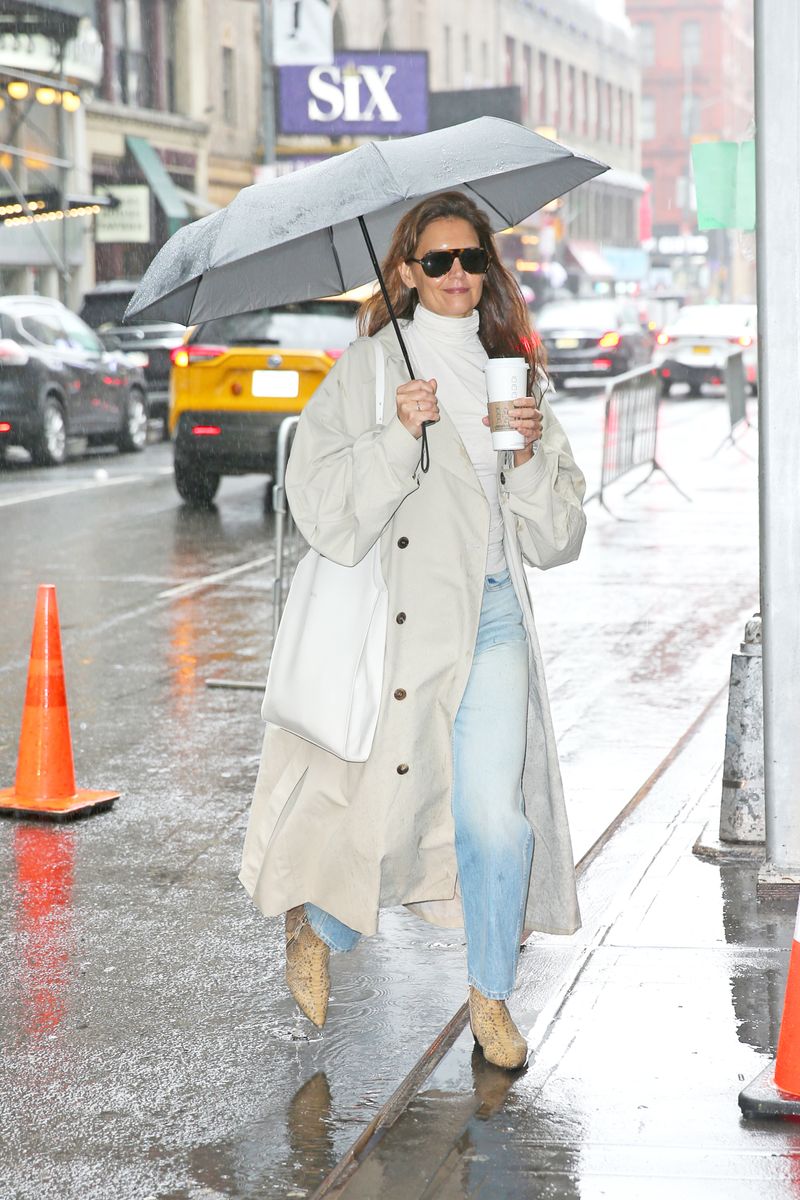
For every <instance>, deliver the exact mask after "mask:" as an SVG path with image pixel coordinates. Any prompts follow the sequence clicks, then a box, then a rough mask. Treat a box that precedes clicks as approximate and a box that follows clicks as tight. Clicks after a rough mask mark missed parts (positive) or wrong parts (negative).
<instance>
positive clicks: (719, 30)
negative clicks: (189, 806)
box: [627, 0, 755, 299]
mask: <svg viewBox="0 0 800 1200" xmlns="http://www.w3.org/2000/svg"><path fill="white" fill-rule="evenodd" d="M627 7H628V14H629V16H630V18H631V21H632V22H633V24H634V26H635V28H636V32H637V37H638V41H639V55H640V62H641V69H642V100H641V142H642V173H643V175H644V176H645V178H646V179H647V180H648V184H649V186H650V197H651V210H652V237H653V242H652V246H653V261H654V264H655V267H656V270H657V271H661V272H662V274H663V278H664V279H665V281H666V280H669V281H671V283H672V284H673V285H674V286H676V287H677V288H679V289H682V290H684V291H686V292H687V293H690V294H691V293H697V294H698V295H700V294H703V295H705V294H708V293H709V292H710V293H711V294H712V295H714V296H716V297H717V298H720V299H734V298H740V299H754V298H755V275H754V264H753V262H752V256H751V255H748V254H746V253H743V251H744V249H745V243H744V240H743V239H741V238H740V237H739V236H738V235H736V234H728V233H727V232H726V231H724V230H718V231H712V233H711V234H709V235H708V236H706V235H703V234H701V235H700V236H698V230H697V213H696V202H695V196H694V189H693V186H692V173H691V147H692V144H693V143H694V142H697V141H708V140H716V139H723V140H731V141H741V140H743V139H746V138H751V137H752V136H753V129H754V126H753V110H754V98H753V88H754V80H753V71H754V68H753V6H752V0H628V5H627ZM704 245H705V249H704ZM674 251H677V253H675V252H674Z"/></svg>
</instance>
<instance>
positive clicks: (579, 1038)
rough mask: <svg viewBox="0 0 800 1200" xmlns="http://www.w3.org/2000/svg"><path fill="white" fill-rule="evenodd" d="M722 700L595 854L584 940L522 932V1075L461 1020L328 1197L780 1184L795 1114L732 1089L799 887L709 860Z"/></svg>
mask: <svg viewBox="0 0 800 1200" xmlns="http://www.w3.org/2000/svg"><path fill="white" fill-rule="evenodd" d="M724 719H725V706H724V704H718V705H716V706H715V708H714V709H713V710H712V711H711V712H710V713H709V716H708V718H707V719H706V721H705V722H704V723H703V724H702V725H701V727H700V728H699V729H698V731H697V732H696V734H695V735H694V736H693V737H692V738H691V739H689V741H688V742H687V744H686V745H685V747H684V748H683V750H682V752H681V753H680V754H679V755H678V756H677V757H676V759H675V760H674V762H673V763H672V764H671V765H670V767H669V769H668V770H667V771H666V772H665V773H664V774H663V775H662V776H661V778H660V779H659V780H658V781H657V782H656V783H655V784H654V786H653V787H652V789H651V790H650V791H649V793H648V794H647V795H646V796H645V797H644V798H643V799H642V800H641V802H640V803H639V805H638V807H637V808H636V809H635V811H634V812H632V813H631V815H630V816H629V818H628V820H627V821H626V822H625V823H624V825H623V826H622V827H621V828H620V830H619V831H618V832H617V833H616V834H615V835H614V837H613V838H612V839H611V840H610V841H609V842H608V844H607V845H606V847H605V848H604V849H603V851H602V852H601V853H600V854H599V856H598V857H597V858H596V859H595V861H594V862H593V863H592V864H591V865H590V866H589V868H588V869H587V871H586V872H585V874H584V875H583V878H582V880H581V885H580V893H581V902H582V907H583V912H584V918H585V925H584V928H583V930H582V931H581V933H580V934H579V935H578V937H577V938H576V939H572V940H571V941H569V942H567V941H564V942H563V943H561V944H559V939H553V938H549V939H540V940H539V941H533V942H532V943H530V944H529V945H528V947H527V948H526V951H525V954H524V956H523V961H522V967H521V970H520V987H519V991H518V993H517V994H516V996H515V998H514V1002H513V1008H514V1011H515V1015H516V1016H517V1017H518V1019H519V1021H520V1023H521V1024H522V1025H523V1027H526V1026H529V1027H531V1036H530V1039H529V1040H530V1043H531V1047H532V1050H531V1058H530V1062H529V1066H528V1068H527V1070H526V1071H525V1072H524V1073H523V1074H520V1075H519V1076H518V1077H517V1078H516V1079H511V1078H510V1077H509V1076H508V1075H506V1074H505V1073H503V1072H500V1071H497V1070H495V1069H494V1068H491V1067H489V1066H487V1064H486V1063H485V1062H484V1061H483V1059H482V1057H481V1055H480V1054H479V1053H478V1052H477V1051H475V1050H474V1049H473V1042H472V1038H471V1036H470V1034H469V1031H468V1030H467V1031H466V1032H465V1033H464V1035H462V1037H461V1039H460V1040H459V1042H458V1043H457V1044H456V1046H455V1047H454V1049H453V1050H452V1051H451V1052H450V1054H449V1055H448V1056H447V1057H446V1058H445V1059H444V1060H443V1061H442V1063H441V1064H440V1066H439V1067H438V1069H437V1070H436V1071H435V1073H434V1074H433V1075H432V1076H431V1078H430V1079H429V1080H428V1082H427V1084H426V1086H425V1089H424V1090H423V1091H422V1092H421V1093H420V1094H419V1095H418V1096H417V1098H416V1100H415V1101H414V1103H413V1104H412V1105H411V1106H410V1107H409V1108H408V1109H407V1111H406V1112H405V1113H404V1115H403V1116H402V1117H401V1118H400V1119H399V1120H398V1121H397V1122H396V1124H394V1126H393V1127H392V1128H391V1129H390V1130H389V1131H388V1132H387V1133H386V1134H385V1136H384V1138H383V1140H382V1141H381V1142H380V1144H379V1145H378V1146H377V1147H376V1148H375V1149H374V1150H373V1151H372V1153H371V1154H370V1155H369V1157H368V1158H366V1159H365V1161H364V1163H363V1165H362V1166H361V1167H360V1169H358V1170H357V1171H356V1173H355V1174H354V1175H352V1177H351V1178H350V1180H349V1182H347V1183H345V1185H344V1186H343V1187H341V1188H337V1189H334V1190H331V1191H330V1193H327V1194H330V1195H331V1196H340V1195H341V1196H344V1197H346V1200H373V1198H375V1197H381V1200H434V1198H436V1200H467V1198H470V1200H471V1198H473V1197H480V1200H511V1198H514V1197H520V1198H522V1197H525V1198H526V1200H530V1198H533V1197H558V1198H559V1200H563V1198H568V1197H573V1196H574V1197H581V1200H593V1198H595V1197H598V1198H599V1197H604V1198H605V1197H607V1198H609V1200H674V1198H675V1197H676V1196H682V1197H697V1198H698V1200H789V1198H790V1197H792V1198H794V1197H797V1196H798V1195H800V1132H798V1127H797V1125H796V1124H795V1123H792V1122H761V1121H745V1120H744V1119H743V1118H742V1117H741V1115H740V1112H739V1107H738V1103H737V1097H738V1093H739V1090H740V1089H741V1087H742V1086H743V1085H744V1084H745V1083H749V1082H750V1081H751V1080H752V1079H753V1077H754V1076H755V1075H757V1074H758V1072H759V1071H760V1070H761V1069H762V1068H763V1067H764V1066H765V1065H767V1062H768V1061H769V1058H770V1056H772V1055H773V1054H774V1048H775V1043H776V1040H777V1033H778V1027H779V1021H780V1013H781V1008H782V1003H783V989H784V985H785V974H786V968H787V964H788V947H789V946H790V945H791V938H792V930H793V925H794V917H795V908H796V905H795V902H794V901H791V900H788V901H770V902H768V903H767V902H764V901H757V900H756V875H757V867H756V866H753V865H749V866H741V865H737V866H723V867H719V866H716V865H711V864H709V863H707V862H703V861H701V860H700V859H698V858H697V857H695V856H694V855H693V853H692V848H693V844H694V843H695V840H696V839H697V837H698V836H699V834H700V833H701V831H702V829H703V827H704V825H705V823H706V821H707V820H708V819H712V820H715V819H717V820H718V812H719V810H718V800H719V794H720V788H721V775H720V771H719V757H720V736H721V734H722V733H723V731H724Z"/></svg>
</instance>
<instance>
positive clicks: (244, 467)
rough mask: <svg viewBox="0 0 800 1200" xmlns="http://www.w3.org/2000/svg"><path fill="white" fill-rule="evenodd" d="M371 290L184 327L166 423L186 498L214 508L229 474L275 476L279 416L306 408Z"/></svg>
mask: <svg viewBox="0 0 800 1200" xmlns="http://www.w3.org/2000/svg"><path fill="white" fill-rule="evenodd" d="M371 293H372V287H371V286H367V287H364V288H358V289H356V290H354V291H351V292H346V293H344V294H343V295H341V296H329V297H326V298H325V299H322V300H303V301H299V302H297V303H293V304H280V305H277V306H275V307H274V308H266V309H259V310H257V311H255V312H248V313H238V314H236V315H235V316H230V317H220V318H218V319H216V320H213V321H206V322H204V323H203V324H201V325H195V326H193V327H192V328H191V329H189V330H188V331H187V333H186V336H185V338H184V341H183V343H182V344H181V345H180V346H178V347H176V348H175V349H173V350H172V352H171V355H170V357H171V360H172V368H171V371H170V407H169V428H170V433H171V435H172V438H173V440H174V444H175V463H174V465H175V486H176V487H177V489H178V492H179V494H180V496H181V497H182V499H183V500H185V501H186V502H187V503H188V504H191V505H207V504H210V503H211V501H212V500H213V498H214V496H215V494H216V491H217V488H218V487H219V483H220V479H221V477H222V476H223V475H244V474H249V473H251V472H256V473H261V474H266V475H274V471H275V452H276V448H277V439H278V430H279V428H280V424H281V421H282V420H283V419H284V418H285V417H287V416H290V415H292V414H296V413H299V412H300V411H301V409H302V408H303V405H304V404H305V403H306V401H307V400H308V399H309V398H310V396H311V395H313V393H314V391H315V389H316V388H317V387H318V386H319V384H320V383H321V382H322V380H323V379H324V378H325V376H326V375H327V373H328V371H329V370H330V369H331V367H332V366H333V364H334V362H335V361H336V359H337V358H338V357H339V356H340V355H341V354H342V353H343V351H344V350H345V349H346V348H347V347H348V346H349V345H350V343H351V342H352V341H353V339H354V338H355V337H356V313H357V312H358V307H359V305H360V303H361V302H362V300H364V299H366V298H367V297H368V296H369V295H371ZM269 495H270V489H268V490H267V497H268V498H269Z"/></svg>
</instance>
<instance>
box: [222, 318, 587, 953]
mask: <svg viewBox="0 0 800 1200" xmlns="http://www.w3.org/2000/svg"><path fill="white" fill-rule="evenodd" d="M376 336H377V337H378V339H379V341H380V343H381V345H382V347H383V349H384V356H385V361H386V397H385V410H384V411H385V421H386V423H385V424H384V425H383V426H376V425H375V358H374V349H373V345H372V342H371V339H368V338H359V339H358V340H357V341H356V342H354V343H353V345H352V346H351V347H350V348H349V349H348V350H347V351H346V352H345V354H344V355H343V356H342V357H341V359H340V360H339V361H338V363H337V364H336V365H335V366H334V367H333V369H332V370H331V372H330V374H329V375H328V376H327V378H326V379H325V380H324V382H323V383H322V384H321V386H320V387H319V388H318V390H317V391H316V393H315V394H314V396H313V398H312V399H311V400H310V401H309V403H308V404H307V405H306V408H305V410H304V412H303V414H302V416H301V418H300V422H299V425H298V428H297V436H296V439H295V442H294V446H293V449H292V454H291V457H290V460H289V467H288V471H287V476H286V486H287V493H288V496H289V501H290V504H291V508H292V513H293V514H294V518H295V520H296V522H297V525H298V526H299V528H300V530H301V532H302V533H303V536H304V537H305V538H306V539H307V540H308V542H309V543H310V544H311V545H312V546H313V547H314V548H315V549H316V550H318V551H319V552H320V553H321V554H324V555H326V556H327V557H328V558H331V559H333V560H335V561H336V562H339V563H343V564H346V565H350V564H353V563H355V562H358V561H359V560H360V559H361V558H362V557H363V555H364V554H365V553H366V552H367V550H368V549H369V547H370V546H371V545H373V544H374V542H375V541H376V540H377V539H378V538H380V542H381V561H382V564H383V572H384V576H385V579H386V583H387V586H388V590H389V628H388V636H387V642H386V657H385V671H384V681H383V697H382V701H381V711H380V717H379V721H378V727H377V732H376V734H375V741H374V744H373V748H372V753H371V755H370V757H369V759H368V761H367V762H365V763H346V762H342V761H341V760H340V759H338V758H336V757H335V756H334V755H332V754H329V753H328V752H327V751H325V750H321V749H319V748H317V747H316V746H313V745H311V744H310V743H308V742H306V741H303V740H302V739H301V738H299V737H296V736H295V735H293V734H290V733H287V732H285V731H284V730H282V729H277V728H274V727H271V726H268V727H267V731H266V736H265V739H264V749H263V753H262V757H261V766H260V769H259V773H258V779H257V782H256V788H255V796H254V799H253V806H252V810H251V813H250V821H249V825H248V829H247V835H246V839H245V845H244V853H243V861H242V870H241V875H240V879H241V881H242V884H243V885H244V887H245V889H246V890H247V892H248V893H249V894H250V895H251V896H252V898H253V900H254V902H255V903H256V904H257V906H258V907H259V908H260V909H261V911H262V912H263V913H264V914H265V915H267V916H275V915H278V914H279V913H282V912H284V911H285V910H286V909H288V908H291V907H292V906H294V905H297V904H302V903H305V902H311V903H313V904H317V905H319V907H320V908H323V909H325V910H326V911H327V912H329V913H331V914H332V915H333V916H335V917H338V918H339V920H340V921H343V922H344V923H345V924H346V925H349V926H350V927H351V928H353V929H356V930H359V931H360V932H361V933H364V934H371V933H374V932H375V930H376V928H377V922H378V910H379V909H380V908H382V907H389V906H391V905H397V904H406V905H408V906H409V907H410V908H411V909H412V911H415V912H416V913H417V914H418V915H420V916H423V917H425V918H426V919H427V920H429V921H432V922H434V923H435V924H439V925H452V926H458V925H462V924H463V919H462V913H461V903H460V897H459V892H458V887H457V870H456V858H455V848H454V831H453V819H452V814H451V805H450V792H451V780H452V762H451V734H452V730H453V724H454V721H455V716H456V712H457V711H458V707H459V704H460V701H461V697H462V695H463V693H464V689H465V687H466V684H467V679H468V676H469V672H470V666H471V663H472V656H473V650H474V646H475V640H476V636H477V631H478V621H479V616H480V608H481V600H482V596H483V581H484V573H485V564H486V551H487V543H488V532H489V505H488V503H487V500H486V497H485V494H484V492H483V489H482V487H481V485H480V483H479V481H478V478H477V476H476V474H475V471H474V469H473V467H472V464H471V462H470V460H469V458H468V456H467V452H466V450H465V449H464V446H463V443H462V442H461V439H460V437H459V436H458V433H457V431H456V429H455V426H454V425H453V423H452V421H451V420H450V419H449V417H448V416H447V414H446V413H445V412H444V411H443V410H442V416H441V420H440V421H439V422H438V423H437V424H435V425H433V426H430V427H429V428H428V437H429V441H430V453H431V467H430V471H429V472H428V473H427V474H422V473H421V472H419V471H418V462H419V452H420V443H419V442H418V441H417V440H416V439H415V438H413V437H412V435H411V434H410V433H409V432H408V431H407V430H406V429H405V427H404V426H403V425H402V424H401V423H400V421H399V420H398V418H397V413H396V405H395V392H396V389H397V388H398V387H399V386H400V384H402V383H405V382H407V380H408V373H407V370H406V367H405V365H404V362H403V359H402V356H401V354H400V350H399V347H398V344H397V339H396V337H395V334H394V332H393V330H392V328H391V326H388V327H387V328H386V329H384V330H382V331H381V332H380V333H379V334H377V335H376ZM542 411H543V415H544V429H543V436H542V441H541V444H540V447H539V450H538V452H537V454H536V455H535V456H534V458H533V459H532V460H531V461H530V462H528V463H526V464H524V465H523V466H521V467H516V468H514V467H509V466H504V467H502V469H500V468H499V471H500V474H499V486H500V497H501V508H502V512H503V518H504V524H505V553H506V560H507V563H508V567H509V569H510V572H511V578H512V580H513V584H514V588H515V590H516V593H517V597H518V599H519V601H520V605H521V607H522V611H523V614H524V617H525V623H526V626H527V631H528V640H529V648H530V702H529V706H528V743H527V753H526V760H525V768H524V775H523V795H524V799H525V810H526V814H527V816H528V819H529V821H530V823H531V825H532V827H533V830H534V834H535V838H536V841H535V848H534V858H533V869H532V872H531V884H530V889H529V894H528V901H527V909H526V916H525V927H526V928H527V929H538V930H541V931H543V932H548V933H562V934H563V933H572V932H573V931H574V930H575V929H577V928H578V926H579V924H580V918H579V913H578V903H577V896H576V891H575V873H574V868H573V858H572V847H571V843H570V835H569V827H568V824H567V816H566V810H565V807H564V796H563V791H562V786H561V776H560V772H559V766H558V758H557V753H556V744H555V739H554V736H553V729H552V724H551V720H550V710H549V705H548V699H547V688H546V685H545V678H544V667H543V662H542V655H541V651H540V649H539V643H538V639H537V636H536V629H535V626H534V620H533V612H532V609H531V602H530V597H529V594H528V587H527V583H526V580H525V572H524V567H523V560H524V561H527V562H528V563H531V564H533V565H534V566H536V567H541V568H548V567H554V566H557V565H558V564H559V563H566V562H569V561H570V560H572V559H574V558H576V557H577V555H578V553H579V551H580V546H581V541H582V539H583V533H584V528H585V517H584V513H583V510H582V508H581V501H582V498H583V494H584V479H583V476H582V475H581V472H580V471H579V470H578V468H577V466H576V465H575V462H574V460H573V458H572V453H571V450H570V446H569V443H568V441H567V439H566V437H565V435H564V432H563V430H562V428H561V426H560V425H559V423H558V421H557V420H556V418H555V417H554V416H553V413H552V411H551V409H550V407H549V405H548V404H547V403H546V402H543V404H542ZM406 767H407V768H408V769H407V770H405V769H404V768H406Z"/></svg>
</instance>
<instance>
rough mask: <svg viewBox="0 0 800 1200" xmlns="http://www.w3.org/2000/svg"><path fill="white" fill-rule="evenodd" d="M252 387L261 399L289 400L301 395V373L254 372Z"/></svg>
mask: <svg viewBox="0 0 800 1200" xmlns="http://www.w3.org/2000/svg"><path fill="white" fill-rule="evenodd" d="M251 386H252V390H253V395H254V396H257V397H258V398H259V399H271V400H289V399H292V398H293V397H294V396H297V395H299V393H300V372H299V371H253V379H252V384H251Z"/></svg>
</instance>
